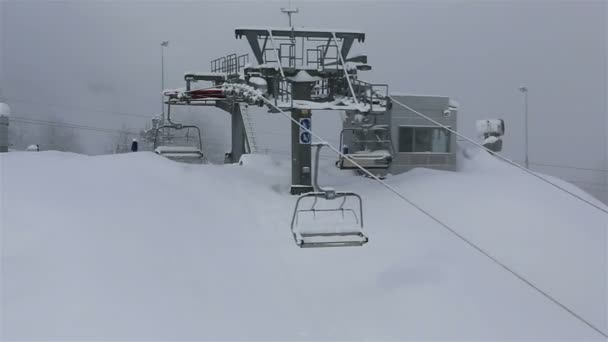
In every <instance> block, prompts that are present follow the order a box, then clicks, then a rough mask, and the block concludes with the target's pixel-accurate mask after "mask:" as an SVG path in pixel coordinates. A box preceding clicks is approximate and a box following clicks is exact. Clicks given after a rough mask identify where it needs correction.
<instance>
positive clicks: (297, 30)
mask: <svg viewBox="0 0 608 342" xmlns="http://www.w3.org/2000/svg"><path fill="white" fill-rule="evenodd" d="M269 30H271V31H272V34H273V35H276V36H281V35H283V33H287V34H291V32H294V33H296V35H298V33H300V34H305V33H317V34H327V33H329V34H331V33H332V32H335V33H336V36H337V37H340V36H341V35H344V34H351V35H363V38H365V32H363V31H361V30H352V29H335V28H318V27H303V26H301V27H268V26H266V27H264V26H245V27H237V28H236V29H234V32H235V33H236V34H237V35H240V34H243V33H244V32H245V31H266V32H268V31H269Z"/></svg>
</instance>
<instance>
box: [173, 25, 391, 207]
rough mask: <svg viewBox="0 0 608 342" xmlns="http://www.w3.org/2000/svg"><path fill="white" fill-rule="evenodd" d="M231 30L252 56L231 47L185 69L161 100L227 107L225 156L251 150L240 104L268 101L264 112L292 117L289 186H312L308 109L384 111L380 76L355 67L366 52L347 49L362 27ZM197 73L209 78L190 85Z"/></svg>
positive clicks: (294, 190)
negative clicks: (194, 69) (363, 75)
mask: <svg viewBox="0 0 608 342" xmlns="http://www.w3.org/2000/svg"><path fill="white" fill-rule="evenodd" d="M234 32H235V36H236V38H237V39H240V38H243V37H244V38H245V39H247V42H248V43H249V46H250V48H251V52H252V54H253V58H251V61H250V58H249V56H248V55H237V54H230V55H227V56H224V57H220V58H218V59H215V60H213V61H211V72H209V73H187V74H186V75H185V80H186V89H185V90H184V89H181V90H180V89H177V90H174V91H167V92H165V95H166V96H168V97H169V100H168V101H167V102H166V103H170V104H188V105H213V106H216V107H219V108H222V109H224V110H225V111H227V112H229V113H230V114H231V115H232V149H231V152H230V153H228V155H229V157H227V158H226V162H238V161H239V158H240V157H241V155H242V154H244V153H247V152H249V153H251V151H252V150H251V149H249V151H248V150H247V148H246V147H247V145H248V142H247V139H248V134H246V133H247V132H246V129H247V125H245V124H244V121H243V114H242V110H241V109H240V108H241V105H243V104H248V105H251V104H258V105H260V106H263V105H265V104H266V105H267V104H268V103H267V101H268V102H270V103H272V106H271V105H268V109H269V112H270V113H276V112H277V108H279V109H280V110H281V111H285V112H290V113H291V118H292V119H293V120H294V122H292V124H291V128H290V131H291V161H292V163H291V166H292V173H291V190H290V192H291V194H294V195H296V194H302V193H307V192H311V191H313V186H312V184H311V173H312V171H311V170H312V165H311V148H310V144H311V143H312V142H313V141H312V140H313V139H312V136H311V134H310V131H309V130H314V129H313V126H312V122H313V120H312V114H313V111H314V110H324V111H326V110H339V111H345V112H346V113H347V117H349V118H353V117H357V118H364V119H363V120H364V121H365V120H366V119H365V118H369V117H370V116H375V115H378V116H381V115H384V114H385V113H386V111H387V108H389V107H390V100H389V98H388V86H387V85H386V84H371V83H368V82H364V81H362V80H360V79H359V77H358V72H359V71H366V70H371V66H370V65H368V64H367V56H366V55H354V56H350V55H349V53H350V51H351V48H352V46H353V44H354V43H355V42H359V43H362V42H364V41H365V33H363V32H360V31H344V30H331V29H317V28H295V27H286V28H272V27H268V28H266V27H242V28H237V29H235V31H234ZM197 81H211V82H213V86H211V87H206V88H199V89H194V88H193V82H197ZM261 97H263V98H264V99H262V98H261ZM369 121H374V120H369ZM295 122H297V123H298V124H296V123H295ZM336 135H338V134H336Z"/></svg>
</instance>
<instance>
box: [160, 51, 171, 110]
mask: <svg viewBox="0 0 608 342" xmlns="http://www.w3.org/2000/svg"><path fill="white" fill-rule="evenodd" d="M167 46H169V41H168V40H164V41H162V42H161V43H160V88H161V89H160V108H161V113H162V120H163V121H164V119H165V97H164V95H163V92H164V91H165V48H166V47H167Z"/></svg>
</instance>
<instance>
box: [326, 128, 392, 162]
mask: <svg viewBox="0 0 608 342" xmlns="http://www.w3.org/2000/svg"><path fill="white" fill-rule="evenodd" d="M364 130H367V131H372V132H373V131H386V130H387V128H386V127H384V126H381V125H377V126H374V127H371V128H344V129H343V130H342V131H341V132H340V146H344V133H345V132H349V131H350V132H353V133H355V132H360V131H364ZM388 134H390V132H388ZM374 136H375V137H376V139H375V140H355V144H363V145H364V146H366V147H367V146H368V145H373V146H375V147H376V148H374V149H373V150H370V149H367V148H366V149H364V150H350V148H344V147H343V151H342V153H343V154H344V156H346V157H344V156H339V157H338V161H337V162H336V166H337V167H338V168H339V169H341V170H356V169H358V168H359V167H358V166H357V165H355V164H354V163H353V161H354V162H355V163H357V164H359V165H361V166H362V167H363V168H365V169H367V170H378V169H380V170H384V169H388V168H389V166H390V164H391V161H392V153H391V150H392V143H391V141H390V139H382V138H380V137H379V136H378V134H374Z"/></svg>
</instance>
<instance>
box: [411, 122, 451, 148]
mask: <svg viewBox="0 0 608 342" xmlns="http://www.w3.org/2000/svg"><path fill="white" fill-rule="evenodd" d="M399 152H422V153H424V152H426V153H449V152H450V132H448V131H446V130H445V129H443V128H439V127H399Z"/></svg>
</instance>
